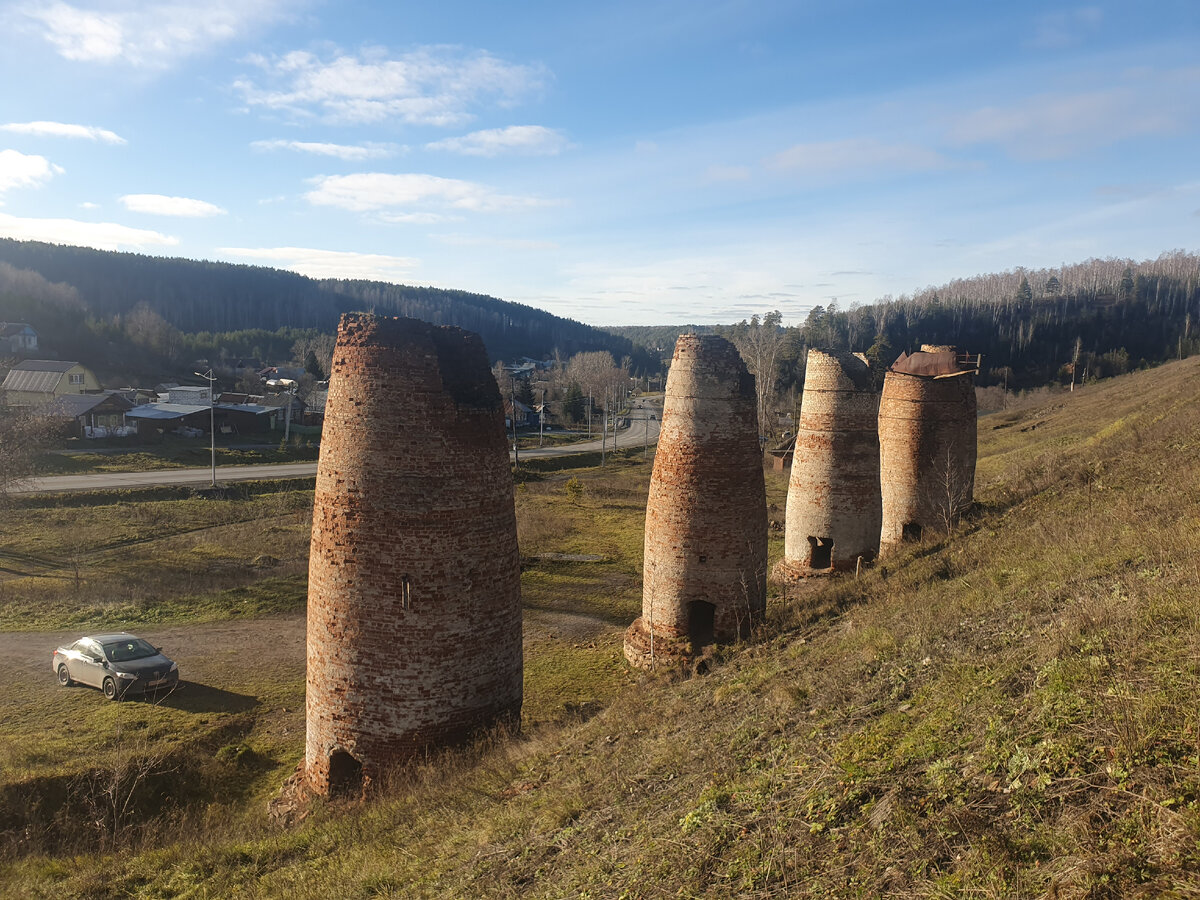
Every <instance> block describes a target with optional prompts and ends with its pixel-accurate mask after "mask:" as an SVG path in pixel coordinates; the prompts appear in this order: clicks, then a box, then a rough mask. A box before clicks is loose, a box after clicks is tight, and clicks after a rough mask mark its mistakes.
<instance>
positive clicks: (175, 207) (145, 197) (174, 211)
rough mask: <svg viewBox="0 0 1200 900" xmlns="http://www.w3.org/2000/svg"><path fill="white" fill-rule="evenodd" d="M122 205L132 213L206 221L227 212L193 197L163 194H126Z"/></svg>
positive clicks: (122, 199)
mask: <svg viewBox="0 0 1200 900" xmlns="http://www.w3.org/2000/svg"><path fill="white" fill-rule="evenodd" d="M121 204H122V205H123V206H124V207H125V208H126V209H127V210H129V211H130V212H136V213H146V214H148V215H151V216H178V217H180V218H185V219H206V218H209V217H210V216H221V215H224V214H225V210H223V209H221V207H219V206H217V205H215V204H213V203H207V202H205V201H204V200H193V199H192V198H191V197H167V196H165V195H163V194H126V195H125V196H124V197H122V198H121Z"/></svg>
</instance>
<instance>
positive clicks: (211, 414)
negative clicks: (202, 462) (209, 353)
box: [192, 366, 217, 487]
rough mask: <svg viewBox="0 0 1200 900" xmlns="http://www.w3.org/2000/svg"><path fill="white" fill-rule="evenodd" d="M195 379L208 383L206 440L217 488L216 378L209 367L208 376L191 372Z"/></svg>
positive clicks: (214, 482)
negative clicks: (214, 389)
mask: <svg viewBox="0 0 1200 900" xmlns="http://www.w3.org/2000/svg"><path fill="white" fill-rule="evenodd" d="M192 374H193V375H195V376H196V377H197V378H203V379H204V380H205V381H207V382H208V439H209V449H210V450H211V451H212V486H213V487H216V486H217V398H216V396H215V395H214V394H213V382H215V381H216V380H217V379H216V376H215V375H213V370H212V367H211V366H209V369H208V374H207V375H204V374H201V373H200V372H193V373H192Z"/></svg>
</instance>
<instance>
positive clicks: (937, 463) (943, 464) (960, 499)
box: [933, 445, 972, 534]
mask: <svg viewBox="0 0 1200 900" xmlns="http://www.w3.org/2000/svg"><path fill="white" fill-rule="evenodd" d="M933 484H934V489H935V491H936V495H935V496H934V498H933V508H934V513H935V514H936V515H937V520H938V524H939V525H940V526H941V527H942V528H943V529H944V530H945V532H946V533H947V534H949V533H950V532H951V531H953V530H954V528H955V526H956V525H958V520H959V519H961V518H962V516H963V514H964V513H965V512H966V511H967V509H968V508H969V507H970V506H971V493H972V491H971V488H972V485H971V481H970V479H969V478H968V476H967V473H966V470H965V469H963V466H962V462H961V460H960V458H959V454H958V453H957V452H956V448H955V447H954V446H953V445H950V446H948V447H947V448H946V452H945V454H943V455H939V456H938V457H937V458H936V459H935V460H934V477H933Z"/></svg>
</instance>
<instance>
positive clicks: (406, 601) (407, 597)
mask: <svg viewBox="0 0 1200 900" xmlns="http://www.w3.org/2000/svg"><path fill="white" fill-rule="evenodd" d="M400 608H401V609H411V608H412V584H411V583H410V582H409V580H408V576H407V575H404V576H402V577H401V579H400Z"/></svg>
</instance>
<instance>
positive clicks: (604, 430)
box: [600, 389, 608, 465]
mask: <svg viewBox="0 0 1200 900" xmlns="http://www.w3.org/2000/svg"><path fill="white" fill-rule="evenodd" d="M600 423H601V424H600V465H604V459H605V457H606V455H607V453H606V451H607V449H608V446H607V444H608V390H607V389H605V391H604V416H603V418H602V419H601V420H600Z"/></svg>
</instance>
